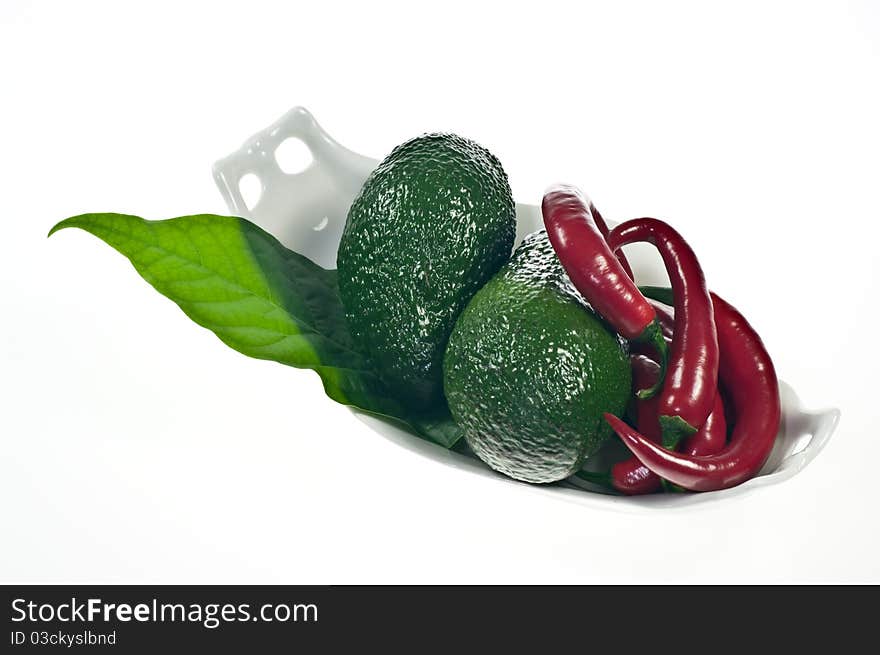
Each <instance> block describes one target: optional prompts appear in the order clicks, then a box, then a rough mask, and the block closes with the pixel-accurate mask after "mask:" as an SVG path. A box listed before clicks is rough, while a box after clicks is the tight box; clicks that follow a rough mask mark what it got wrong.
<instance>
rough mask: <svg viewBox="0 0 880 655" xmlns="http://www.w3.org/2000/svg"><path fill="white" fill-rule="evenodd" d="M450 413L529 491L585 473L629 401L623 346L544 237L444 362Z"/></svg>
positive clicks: (464, 326) (479, 450)
mask: <svg viewBox="0 0 880 655" xmlns="http://www.w3.org/2000/svg"><path fill="white" fill-rule="evenodd" d="M443 366H444V386H445V390H446V398H447V401H448V403H449V409H450V411H451V413H452V416H453V418H454V419H455V421H456V422H457V423H458V424H459V425H460V426H461V427H462V429H463V430H464V435H465V439H466V440H467V443H468V445H469V446H470V447H471V449H472V450H473V451H474V452H475V453H476V454H477V456H479V458H480V459H482V460H483V461H484V462H485V463H486V464H488V465H489V466H490V467H492V468H493V469H495V470H496V471H500V472H501V473H504V474H506V475H509V476H510V477H512V478H516V479H517V480H522V481H525V482H537V483H542V482H555V481H557V480H562V479H563V478H566V477H568V476H570V475H572V474H573V473H575V472H576V471H577V470H579V469H580V467H581V464H582V463H583V461H584V460H585V459H586V458H587V457H589V456H590V455H592V454H594V453H595V452H596V451H597V450H598V449H599V447H600V446H601V445H602V443H603V442H604V441H605V440H606V439H607V438H608V437H609V436H610V435H611V428H610V427H609V426H608V424H607V423H606V422H605V420H604V419H603V417H602V415H603V413H604V412H610V413H612V414H615V415H617V416H620V415H621V414H622V413H623V412H624V410H625V408H626V405H627V401H628V399H629V396H630V385H631V372H630V366H629V357H628V352H627V346H626V343H625V342H624V341H623V339H621V338H620V337H619V336H618V335H617V334H616V333H615V332H614V331H613V330H611V329H610V328H609V327H608V326H607V325H606V324H605V323H603V322H602V320H601V319H600V318H598V316H597V315H596V314H595V313H594V312H593V310H592V309H591V308H590V305H589V304H588V303H587V301H586V300H584V298H583V297H582V296H581V295H580V294H579V293H578V292H577V290H576V289H575V288H574V286H572V284H571V282H570V280H569V279H568V276H567V275H566V274H565V271H564V269H563V268H562V265H561V264H560V263H559V259H558V258H557V257H556V253H555V252H554V251H553V247H552V245H551V244H550V241H549V239H548V238H547V233H546V232H545V231H544V230H540V231H538V232H535V233H533V234H531V235H529V236H528V237H526V239H525V240H524V241H523V243H522V245H521V246H520V247H519V248H518V249H517V250H516V252H515V253H514V254H513V257H512V258H511V259H510V261H509V262H508V263H507V264H506V265H505V266H504V267H503V268H502V269H501V270H500V271H499V272H498V274H497V275H496V276H495V277H493V278H492V279H491V280H490V281H489V282H488V283H487V284H486V285H485V286H484V287H483V288H482V289H480V291H478V292H477V293H476V295H474V297H473V299H472V300H471V302H470V303H469V304H468V306H467V307H466V308H465V309H464V311H463V312H462V313H461V315H460V316H459V317H458V321H457V322H456V324H455V328H454V329H453V331H452V335H451V336H450V338H449V345H448V348H447V350H446V355H445V359H444V364H443Z"/></svg>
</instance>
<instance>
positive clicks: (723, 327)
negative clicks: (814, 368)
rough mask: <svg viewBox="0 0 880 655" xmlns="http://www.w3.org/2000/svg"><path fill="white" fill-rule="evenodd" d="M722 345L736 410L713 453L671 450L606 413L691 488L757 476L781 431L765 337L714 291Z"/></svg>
mask: <svg viewBox="0 0 880 655" xmlns="http://www.w3.org/2000/svg"><path fill="white" fill-rule="evenodd" d="M712 303H713V307H714V312H715V324H716V327H717V330H718V340H719V343H720V346H721V380H722V382H723V384H724V387H725V389H726V390H727V392H728V394H729V397H730V402H731V403H732V405H733V410H734V413H735V415H736V421H735V423H734V427H733V434H732V436H731V439H730V443H728V444H727V446H725V448H724V450H722V451H721V452H720V453H717V454H715V455H703V456H694V455H688V454H686V453H676V452H673V451H670V450H667V449H665V448H663V447H661V446H659V445H657V444H654V443H652V442H651V441H650V440H649V439H647V438H646V437H644V436H643V435H641V434H639V433H638V432H637V431H636V430H633V429H632V428H631V427H629V426H628V425H627V424H626V423H624V422H623V421H621V420H620V419H619V418H617V417H616V416H614V415H613V414H605V419H606V420H607V421H608V423H609V424H610V425H611V427H612V428H613V429H614V431H615V432H617V434H618V436H620V438H621V439H622V440H623V442H624V443H625V444H626V445H627V446H628V447H629V449H630V450H631V451H632V452H633V454H634V455H635V456H636V457H638V458H639V459H640V460H641V461H642V463H643V464H645V466H647V467H648V468H649V469H651V470H652V471H653V472H654V473H656V474H657V475H659V476H661V477H663V478H666V479H667V480H669V481H670V482H673V483H674V484H677V485H679V486H681V487H684V488H685V489H690V490H691V491H714V490H717V489H726V488H728V487H733V486H736V485H738V484H741V483H742V482H745V481H746V480H748V479H749V478H751V477H753V476H754V475H755V474H756V473H758V471H760V470H761V467H762V466H763V465H764V463H765V462H766V461H767V458H768V457H769V456H770V452H771V451H772V449H773V444H774V443H775V441H776V434H777V432H778V431H779V421H780V417H781V407H780V401H779V382H778V380H777V379H776V370H775V368H774V367H773V361H772V360H771V359H770V355H769V354H768V353H767V349H766V348H765V347H764V344H763V342H762V341H761V337H759V336H758V334H757V332H755V330H754V328H752V326H751V325H749V323H748V321H747V320H746V319H745V318H744V317H743V316H742V314H740V313H739V312H738V311H737V310H736V309H735V308H734V307H733V306H732V305H730V304H729V303H727V302H726V301H724V300H722V299H721V298H720V297H719V296H718V295H716V294H714V293H713V294H712Z"/></svg>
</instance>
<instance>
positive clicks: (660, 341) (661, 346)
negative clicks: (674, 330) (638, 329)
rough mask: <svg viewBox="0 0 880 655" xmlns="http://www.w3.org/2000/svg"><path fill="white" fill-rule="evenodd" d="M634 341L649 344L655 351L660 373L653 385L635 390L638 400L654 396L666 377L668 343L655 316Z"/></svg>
mask: <svg viewBox="0 0 880 655" xmlns="http://www.w3.org/2000/svg"><path fill="white" fill-rule="evenodd" d="M635 341H637V342H639V343H645V344H648V345H649V346H651V347H652V348H653V349H654V350H655V351H656V353H657V363H658V364H660V373H659V375H658V376H657V381H656V382H655V383H654V384H653V386H650V387H648V388H647V389H639V390H638V391H637V392H636V396H637V397H638V398H639V400H648V399H649V398H653V397H654V396H656V395H657V394H658V393H659V392H660V390H661V389H662V388H663V381H664V380H665V379H666V365H667V362H668V361H669V345H668V344H667V343H666V339H664V338H663V328H662V327H661V326H660V321H659V320H657V319H656V318H655V319H654V320H653V321H651V322H650V323H649V324H648V327H646V328H645V330H644V331H643V332H642V333H641V334H640V335H639V338H638V339H635Z"/></svg>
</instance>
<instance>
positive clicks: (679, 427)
mask: <svg viewBox="0 0 880 655" xmlns="http://www.w3.org/2000/svg"><path fill="white" fill-rule="evenodd" d="M698 429H699V428H695V427H694V426H692V425H691V424H690V423H688V422H687V421H685V420H684V419H683V418H681V417H680V416H660V431H661V433H662V434H663V437H662V443H663V447H664V448H668V449H669V450H675V449H676V448H678V444H679V443H681V440H682V439H684V438H685V437H689V436H691V435H692V434H696V433H697V430H698Z"/></svg>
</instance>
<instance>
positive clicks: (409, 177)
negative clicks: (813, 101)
mask: <svg viewBox="0 0 880 655" xmlns="http://www.w3.org/2000/svg"><path fill="white" fill-rule="evenodd" d="M515 232H516V209H515V205H514V202H513V196H512V195H511V191H510V185H509V184H508V181H507V175H506V174H505V173H504V170H503V169H502V167H501V164H500V162H499V161H498V160H497V159H496V158H495V157H494V156H493V155H492V154H491V153H490V152H489V151H488V150H486V149H485V148H483V147H481V146H480V145H478V144H476V143H474V142H473V141H470V140H468V139H464V138H462V137H459V136H456V135H452V134H426V135H423V136H419V137H416V138H414V139H411V140H409V141H407V142H405V143H403V144H401V145H399V146H398V147H397V148H395V149H394V150H393V151H392V152H391V154H390V155H389V156H388V157H387V158H386V159H385V160H384V161H383V162H382V163H381V164H380V165H379V166H378V168H376V170H375V171H373V173H372V174H371V175H370V177H369V178H368V179H367V181H366V182H365V183H364V185H363V187H362V189H361V191H360V194H359V195H358V197H357V198H355V200H354V202H353V203H352V205H351V208H350V209H349V212H348V219H347V221H346V225H345V229H344V231H343V234H342V241H341V243H340V245H339V252H338V254H337V267H338V270H339V292H340V296H341V299H342V303H343V305H344V307H345V313H346V319H347V321H348V324H349V327H350V329H351V331H352V334H353V336H354V338H355V340H356V341H357V342H358V343H359V344H360V345H361V346H362V348H363V349H364V350H365V351H366V352H367V353H368V354H369V355H370V357H371V358H372V360H373V364H374V366H375V367H376V369H377V371H378V372H379V374H380V377H381V378H382V379H383V381H384V382H385V383H386V385H388V387H389V389H390V390H391V392H392V393H394V394H395V395H396V397H397V398H398V399H400V400H401V401H402V402H404V403H406V404H408V405H409V406H411V407H412V408H414V409H426V408H428V407H431V406H435V405H437V404H438V403H442V402H443V374H442V363H443V352H444V350H445V348H446V344H447V341H448V339H449V333H450V332H451V331H452V327H453V325H454V324H455V319H456V318H457V317H458V314H459V313H460V312H461V310H462V309H464V307H465V305H466V304H467V303H468V301H469V300H470V299H471V297H472V296H473V294H474V293H475V292H476V291H477V289H479V288H480V287H481V286H483V284H485V283H486V281H488V280H489V279H490V278H491V277H492V275H494V274H495V273H496V272H497V271H498V269H499V268H500V267H501V266H502V265H503V264H504V262H506V261H507V259H508V258H509V257H510V252H511V250H512V248H513V240H514V236H515Z"/></svg>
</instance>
